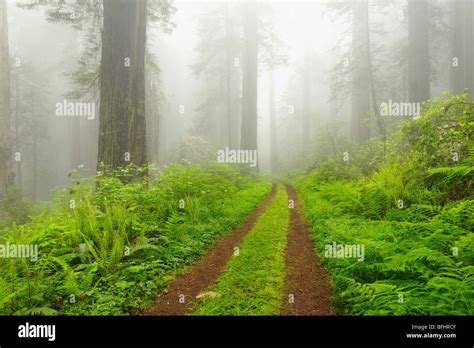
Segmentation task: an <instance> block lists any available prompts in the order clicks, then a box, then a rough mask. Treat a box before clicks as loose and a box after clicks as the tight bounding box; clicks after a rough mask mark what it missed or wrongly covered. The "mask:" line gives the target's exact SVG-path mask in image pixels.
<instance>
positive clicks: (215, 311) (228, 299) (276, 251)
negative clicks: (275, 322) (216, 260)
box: [194, 185, 289, 315]
mask: <svg viewBox="0 0 474 348" xmlns="http://www.w3.org/2000/svg"><path fill="white" fill-rule="evenodd" d="M288 223H289V213H288V197H287V195H286V192H285V190H284V188H283V187H282V186H281V185H278V188H277V194H276V196H275V199H274V200H273V202H272V204H271V206H270V207H269V208H268V210H267V211H266V212H265V214H263V215H262V217H261V218H260V219H259V220H258V222H257V223H256V225H255V226H254V228H253V229H252V230H251V231H250V232H249V234H248V235H247V236H246V237H245V238H244V240H243V242H242V244H241V246H240V247H239V250H238V255H235V254H234V255H235V256H233V258H232V259H231V260H230V261H229V263H228V264H227V265H226V267H225V269H224V271H223V274H222V275H221V276H220V278H219V279H218V280H217V281H216V283H214V284H213V285H211V286H210V287H209V289H208V290H209V294H210V295H212V296H207V297H206V298H205V299H203V300H202V302H201V303H200V305H201V306H200V307H199V308H197V310H196V312H195V313H194V314H195V315H278V314H279V312H280V305H281V297H282V294H283V287H284V280H285V260H284V251H285V246H286V232H287V229H288Z"/></svg>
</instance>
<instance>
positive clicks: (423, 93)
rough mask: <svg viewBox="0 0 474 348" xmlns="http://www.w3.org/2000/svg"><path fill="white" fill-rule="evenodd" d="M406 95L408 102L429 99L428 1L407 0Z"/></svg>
mask: <svg viewBox="0 0 474 348" xmlns="http://www.w3.org/2000/svg"><path fill="white" fill-rule="evenodd" d="M407 58H408V71H407V72H408V96H409V98H410V102H423V101H426V100H428V99H430V54H429V20H428V1H427V0H416V1H413V0H409V1H408V57H407Z"/></svg>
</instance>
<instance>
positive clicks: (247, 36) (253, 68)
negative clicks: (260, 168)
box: [240, 1, 258, 150]
mask: <svg viewBox="0 0 474 348" xmlns="http://www.w3.org/2000/svg"><path fill="white" fill-rule="evenodd" d="M243 64H244V67H243V81H242V129H241V143H240V146H241V148H243V149H248V150H257V126H258V116H257V66H258V33H257V4H256V2H255V1H249V2H246V3H245V5H244V62H243Z"/></svg>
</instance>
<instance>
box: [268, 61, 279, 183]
mask: <svg viewBox="0 0 474 348" xmlns="http://www.w3.org/2000/svg"><path fill="white" fill-rule="evenodd" d="M269 76H270V88H269V95H268V101H269V104H270V105H269V111H270V168H271V172H272V173H273V174H274V173H275V172H276V170H277V168H278V163H277V147H276V146H277V145H276V140H277V139H276V138H277V134H276V105H275V72H274V70H273V68H272V69H270V71H269Z"/></svg>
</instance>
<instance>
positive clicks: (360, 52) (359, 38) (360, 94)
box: [351, 0, 370, 143]
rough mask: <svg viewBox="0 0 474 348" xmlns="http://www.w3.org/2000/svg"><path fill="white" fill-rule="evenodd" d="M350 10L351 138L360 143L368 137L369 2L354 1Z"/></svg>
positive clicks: (365, 0) (364, 0)
mask: <svg viewBox="0 0 474 348" xmlns="http://www.w3.org/2000/svg"><path fill="white" fill-rule="evenodd" d="M353 6H354V7H353V10H352V15H353V19H352V26H353V28H352V30H353V38H352V69H353V70H352V118H351V135H352V140H353V141H355V142H358V143H362V142H364V141H365V140H367V139H368V138H369V129H368V127H367V126H366V124H365V122H364V119H365V117H366V116H367V113H368V112H369V111H370V65H369V57H370V50H369V41H368V38H369V4H368V1H367V0H363V1H357V2H354V5H353Z"/></svg>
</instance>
